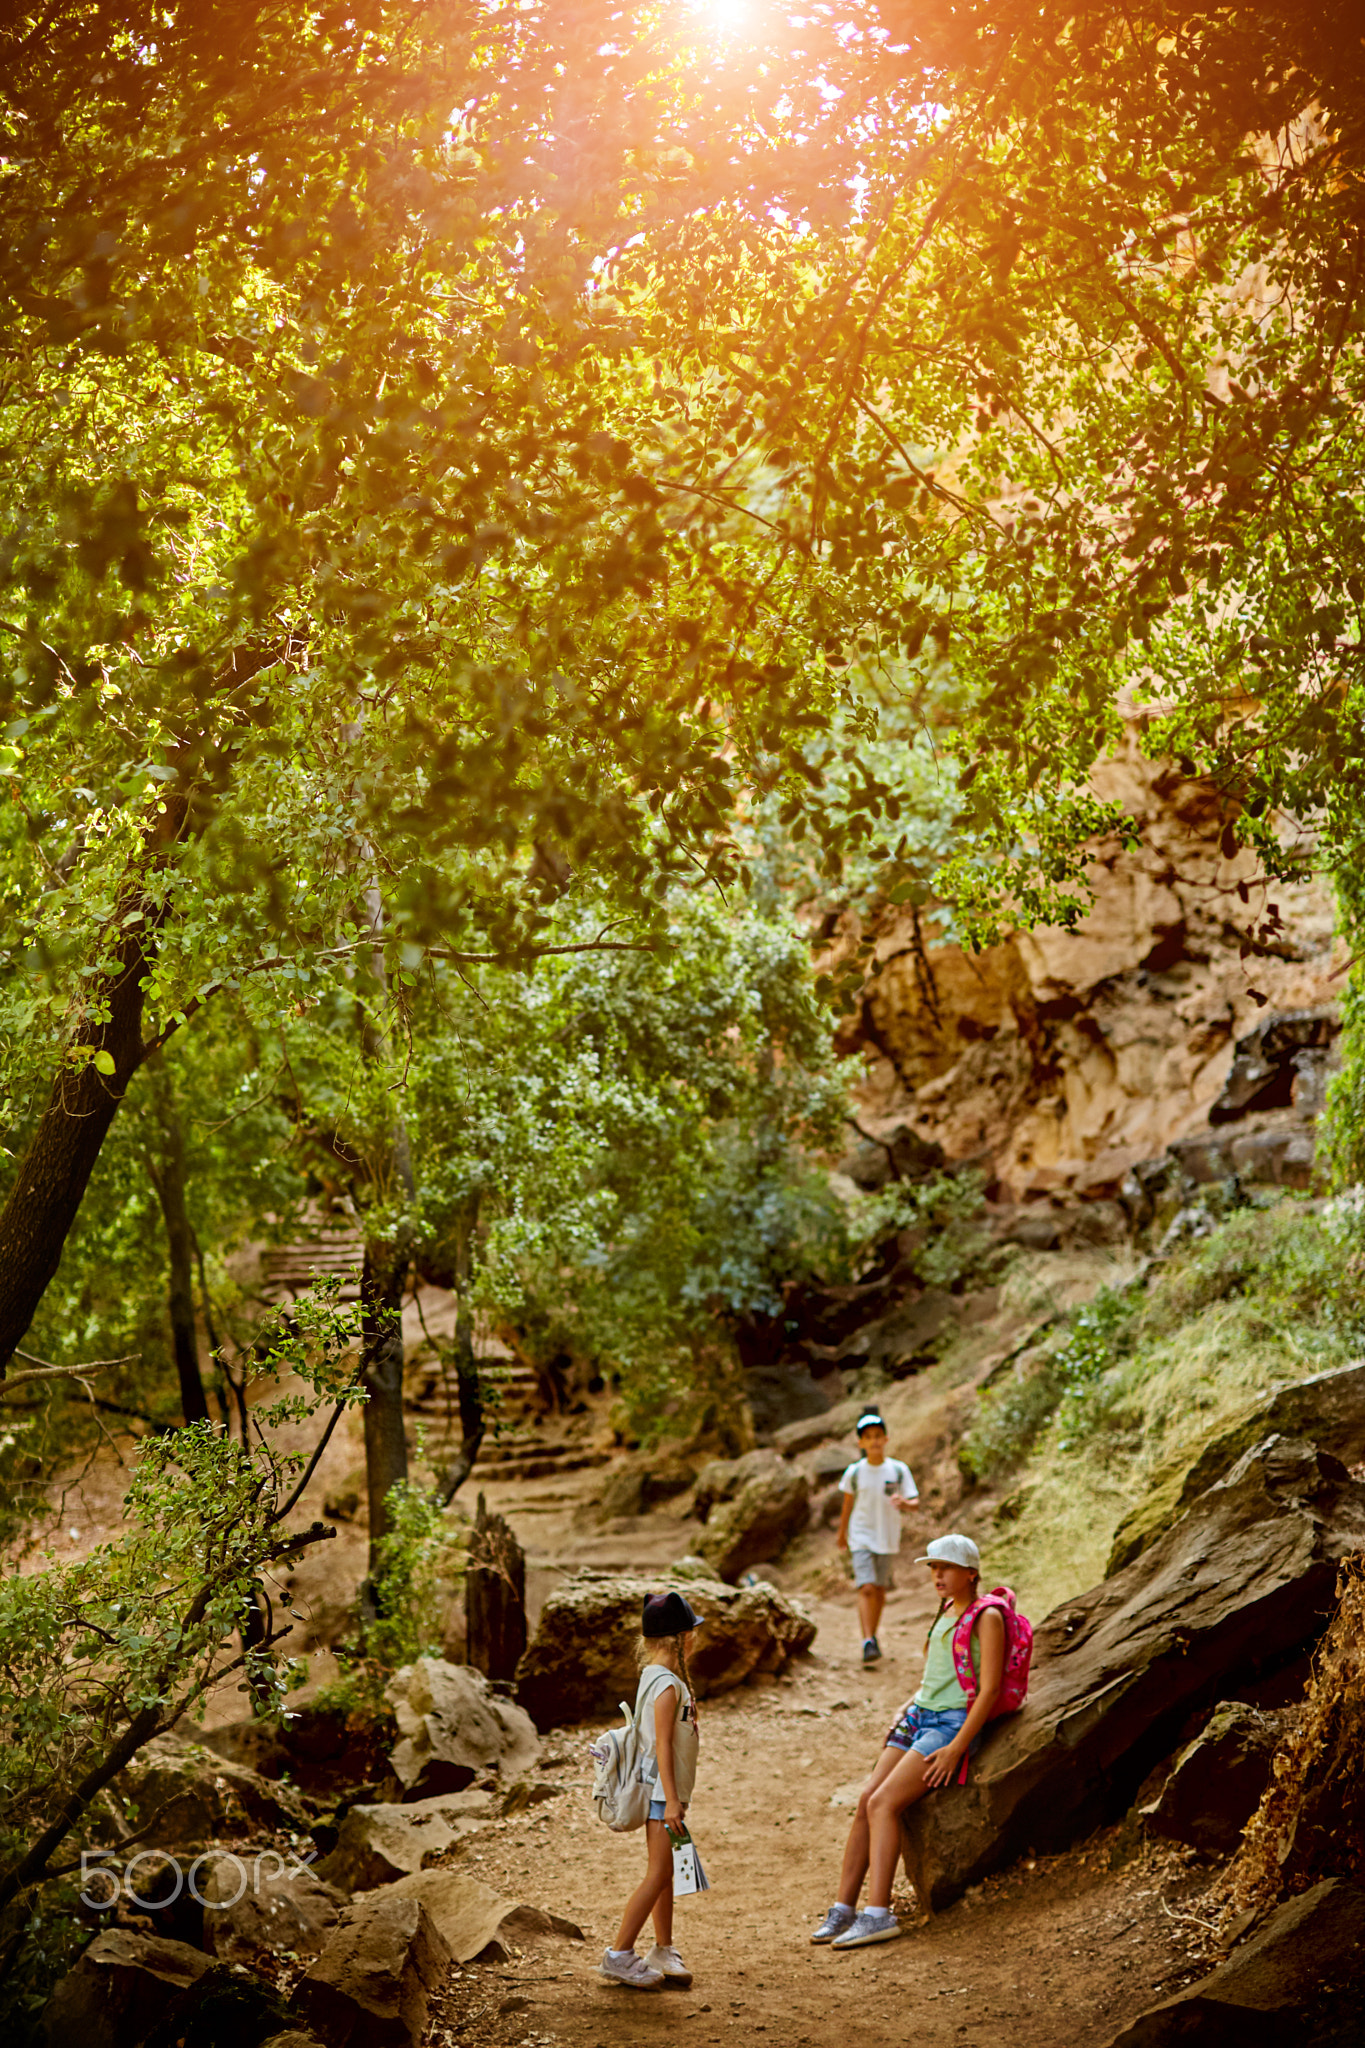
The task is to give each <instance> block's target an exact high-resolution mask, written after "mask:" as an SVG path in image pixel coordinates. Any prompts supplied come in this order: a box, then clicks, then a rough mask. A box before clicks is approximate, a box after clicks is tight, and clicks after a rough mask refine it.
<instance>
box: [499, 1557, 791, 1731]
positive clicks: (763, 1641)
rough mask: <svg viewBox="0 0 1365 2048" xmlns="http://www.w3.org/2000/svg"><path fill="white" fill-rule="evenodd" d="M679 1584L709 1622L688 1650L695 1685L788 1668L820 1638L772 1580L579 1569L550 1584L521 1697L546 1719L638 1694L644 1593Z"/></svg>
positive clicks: (611, 1708) (707, 1689)
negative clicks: (735, 1582) (608, 1574)
mask: <svg viewBox="0 0 1365 2048" xmlns="http://www.w3.org/2000/svg"><path fill="white" fill-rule="evenodd" d="M670 1583H676V1584H678V1585H679V1586H680V1588H681V1590H682V1591H683V1592H684V1593H685V1594H686V1596H687V1598H688V1600H689V1601H690V1602H691V1604H692V1608H693V1611H694V1612H695V1613H696V1614H698V1615H699V1616H700V1617H701V1621H702V1627H701V1629H700V1630H699V1631H698V1633H697V1634H696V1635H695V1636H693V1638H692V1641H691V1644H690V1646H689V1649H688V1662H689V1665H690V1667H691V1672H692V1680H693V1683H694V1684H695V1686H696V1688H697V1692H698V1694H699V1695H700V1696H701V1697H702V1698H706V1697H707V1696H708V1695H709V1694H712V1693H719V1692H728V1691H729V1690H730V1689H731V1688H732V1687H733V1686H736V1685H740V1684H742V1683H743V1681H744V1680H745V1679H746V1678H748V1677H749V1676H751V1674H753V1673H755V1672H765V1671H772V1672H777V1671H782V1670H784V1669H785V1668H786V1666H787V1665H788V1664H789V1663H790V1661H791V1659H792V1658H793V1657H797V1656H801V1655H803V1654H804V1652H805V1651H807V1650H808V1649H809V1648H810V1646H811V1644H812V1643H813V1642H814V1641H815V1623H814V1622H813V1621H812V1620H811V1619H810V1616H809V1615H808V1614H806V1613H805V1611H804V1609H803V1608H801V1607H800V1606H799V1605H798V1604H797V1602H796V1601H795V1600H792V1599H790V1598H788V1596H787V1595H786V1594H785V1593H779V1592H778V1590H777V1588H776V1587H775V1586H769V1585H766V1584H764V1583H763V1582H761V1581H760V1582H759V1583H758V1584H757V1585H753V1586H726V1585H722V1584H721V1583H720V1582H719V1581H718V1580H711V1581H707V1580H705V1579H699V1578H696V1577H694V1576H693V1575H692V1573H691V1572H688V1573H687V1574H685V1575H680V1576H679V1578H678V1579H677V1580H676V1581H673V1580H672V1579H671V1577H670V1575H669V1574H668V1573H661V1574H660V1575H659V1577H658V1578H652V1579H628V1578H619V1579H618V1578H596V1577H593V1576H591V1575H590V1574H588V1573H580V1574H579V1575H578V1576H577V1577H575V1578H572V1579H569V1580H568V1581H566V1583H565V1584H564V1585H563V1586H561V1587H559V1588H558V1589H557V1591H555V1592H553V1593H551V1595H550V1597H549V1599H548V1600H547V1601H546V1602H545V1605H544V1607H543V1609H542V1610H541V1616H540V1626H539V1628H538V1629H537V1630H536V1633H535V1638H534V1640H533V1641H532V1643H531V1645H530V1647H529V1648H528V1650H527V1652H526V1655H525V1656H524V1657H523V1658H522V1660H521V1663H520V1664H519V1665H518V1667H517V1697H518V1698H519V1699H520V1701H521V1703H522V1705H523V1706H524V1707H525V1708H526V1710H527V1712H528V1713H529V1714H530V1715H531V1717H532V1719H533V1720H534V1721H535V1722H536V1725H537V1726H538V1727H541V1728H553V1727H556V1726H558V1725H560V1724H562V1723H564V1722H568V1721H584V1720H587V1719H588V1718H589V1717H590V1716H592V1715H597V1714H611V1713H614V1712H615V1710H616V1705H617V1702H618V1701H619V1700H633V1699H634V1697H635V1686H636V1679H637V1676H638V1673H637V1668H636V1663H635V1645H636V1643H637V1641H638V1640H639V1634H640V1608H641V1605H642V1603H643V1601H644V1597H645V1595H646V1593H657V1592H659V1591H660V1590H662V1589H664V1588H666V1587H667V1586H668V1585H669V1584H670Z"/></svg>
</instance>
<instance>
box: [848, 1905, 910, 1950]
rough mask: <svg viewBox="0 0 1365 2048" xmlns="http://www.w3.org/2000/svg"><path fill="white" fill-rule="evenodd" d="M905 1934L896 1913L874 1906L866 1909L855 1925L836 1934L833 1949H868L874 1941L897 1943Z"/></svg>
mask: <svg viewBox="0 0 1365 2048" xmlns="http://www.w3.org/2000/svg"><path fill="white" fill-rule="evenodd" d="M904 1932H905V1930H904V1928H903V1927H902V1926H901V1923H900V1921H899V1920H898V1919H897V1918H896V1916H895V1914H894V1913H888V1912H886V1911H885V1909H884V1908H880V1909H879V1908H878V1907H876V1906H872V1907H870V1908H864V1910H863V1911H862V1912H861V1913H860V1914H859V1915H858V1917H857V1919H856V1920H855V1921H854V1923H853V1925H852V1926H851V1927H849V1928H846V1929H845V1931H844V1932H843V1933H842V1934H836V1935H835V1937H834V1939H833V1941H832V1942H831V1943H830V1947H831V1948H841V1949H842V1948H867V1947H868V1946H869V1945H870V1944H871V1943H872V1942H874V1941H895V1940H896V1939H897V1937H898V1936H899V1935H901V1934H903V1933H904Z"/></svg>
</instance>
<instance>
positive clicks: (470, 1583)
mask: <svg viewBox="0 0 1365 2048" xmlns="http://www.w3.org/2000/svg"><path fill="white" fill-rule="evenodd" d="M464 1611H465V1654H466V1656H467V1657H468V1659H469V1661H470V1663H471V1664H472V1665H474V1666H475V1668H476V1669H477V1670H479V1671H482V1672H483V1674H484V1676H485V1678H515V1677H516V1671H517V1666H518V1664H519V1663H520V1662H521V1659H522V1656H523V1654H524V1652H525V1649H526V1556H525V1553H524V1551H523V1550H522V1547H521V1545H520V1544H519V1543H518V1541H517V1539H516V1537H515V1536H514V1535H513V1534H512V1531H511V1530H510V1529H509V1528H508V1526H507V1524H506V1522H505V1521H504V1520H503V1518H502V1516H501V1515H490V1514H489V1512H488V1509H487V1507H486V1505H485V1503H484V1497H483V1495H482V1494H480V1495H479V1511H478V1515H477V1517H476V1519H475V1522H474V1534H473V1536H472V1538H471V1539H470V1544H469V1564H468V1567H467V1569H466V1573H465V1582H464Z"/></svg>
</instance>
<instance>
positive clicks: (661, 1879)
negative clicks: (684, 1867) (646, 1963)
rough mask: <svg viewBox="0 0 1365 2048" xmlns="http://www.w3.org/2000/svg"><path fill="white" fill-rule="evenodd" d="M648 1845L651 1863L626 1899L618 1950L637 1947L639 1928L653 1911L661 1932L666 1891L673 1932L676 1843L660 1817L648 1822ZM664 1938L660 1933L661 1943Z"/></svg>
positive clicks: (656, 1924) (657, 1930)
mask: <svg viewBox="0 0 1365 2048" xmlns="http://www.w3.org/2000/svg"><path fill="white" fill-rule="evenodd" d="M645 1848H646V1851H647V1853H648V1856H649V1862H648V1864H647V1865H646V1868H645V1874H644V1878H643V1880H642V1882H641V1883H639V1884H638V1885H637V1886H636V1887H635V1890H634V1891H633V1892H632V1893H631V1895H630V1897H629V1898H628V1899H627V1900H626V1910H625V1912H624V1913H623V1914H622V1915H621V1930H620V1932H619V1934H618V1935H617V1937H616V1941H615V1943H614V1946H615V1947H616V1948H618V1949H622V1948H634V1946H635V1943H636V1941H637V1940H638V1939H639V1934H640V1929H641V1928H642V1927H643V1926H644V1924H645V1922H646V1920H648V1918H649V1916H650V1914H651V1913H653V1915H654V1931H655V1933H656V1934H659V1908H660V1905H661V1904H662V1902H663V1899H664V1895H665V1894H667V1899H668V1903H667V1906H666V1907H665V1909H664V1910H665V1913H666V1915H667V1924H668V1931H669V1934H670V1935H671V1934H672V1932H673V1843H672V1839H671V1837H670V1835H669V1832H668V1829H667V1828H666V1827H665V1826H664V1824H663V1822H662V1821H661V1820H647V1821H646V1822H645ZM664 1939H665V1937H664V1936H663V1935H662V1934H659V1940H660V1942H663V1941H664Z"/></svg>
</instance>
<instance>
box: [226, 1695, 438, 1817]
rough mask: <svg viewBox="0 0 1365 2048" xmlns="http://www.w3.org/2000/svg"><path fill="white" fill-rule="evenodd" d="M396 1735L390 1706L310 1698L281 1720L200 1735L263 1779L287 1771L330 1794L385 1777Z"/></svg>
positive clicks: (308, 1788) (310, 1788)
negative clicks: (351, 1703)
mask: <svg viewBox="0 0 1365 2048" xmlns="http://www.w3.org/2000/svg"><path fill="white" fill-rule="evenodd" d="M397 1735H398V1730H397V1729H396V1727H395V1726H394V1721H393V1716H392V1714H391V1713H390V1712H389V1711H388V1709H387V1708H378V1709H376V1708H374V1707H369V1706H355V1707H344V1706H337V1705H333V1704H330V1703H328V1702H327V1701H326V1700H323V1701H322V1702H320V1703H319V1702H315V1701H312V1700H306V1701H303V1702H302V1703H301V1704H299V1705H298V1706H296V1707H291V1708H289V1709H288V1710H287V1711H286V1712H285V1713H284V1714H282V1715H281V1716H280V1717H279V1718H278V1720H261V1719H257V1718H256V1717H254V1716H253V1717H251V1718H249V1719H246V1720H242V1721H229V1722H227V1723H226V1724H225V1725H224V1726H222V1727H220V1728H206V1729H205V1730H204V1731H203V1733H202V1735H201V1736H200V1738H199V1739H200V1741H201V1742H202V1743H203V1745H204V1747H205V1748H207V1749H211V1750H213V1751H214V1753H215V1754H216V1755H218V1756H220V1757H223V1758H225V1759H226V1760H227V1761H228V1762H229V1763H238V1764H245V1765H246V1766H248V1768H249V1769H251V1770H253V1771H255V1772H256V1773H257V1774H258V1776H260V1777H262V1778H270V1779H278V1778H283V1777H286V1776H287V1777H288V1778H289V1779H290V1780H291V1782H292V1783H293V1784H294V1785H296V1786H298V1787H299V1789H300V1790H301V1791H303V1792H305V1793H319V1794H322V1795H324V1796H326V1795H331V1794H334V1793H336V1792H338V1791H341V1790H345V1789H348V1788H350V1787H352V1786H356V1785H372V1784H374V1783H375V1782H376V1781H377V1780H379V1779H382V1778H383V1777H385V1776H386V1775H387V1772H388V1762H387V1758H388V1753H389V1751H390V1750H391V1749H392V1748H393V1745H394V1742H395V1740H396V1739H397Z"/></svg>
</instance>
